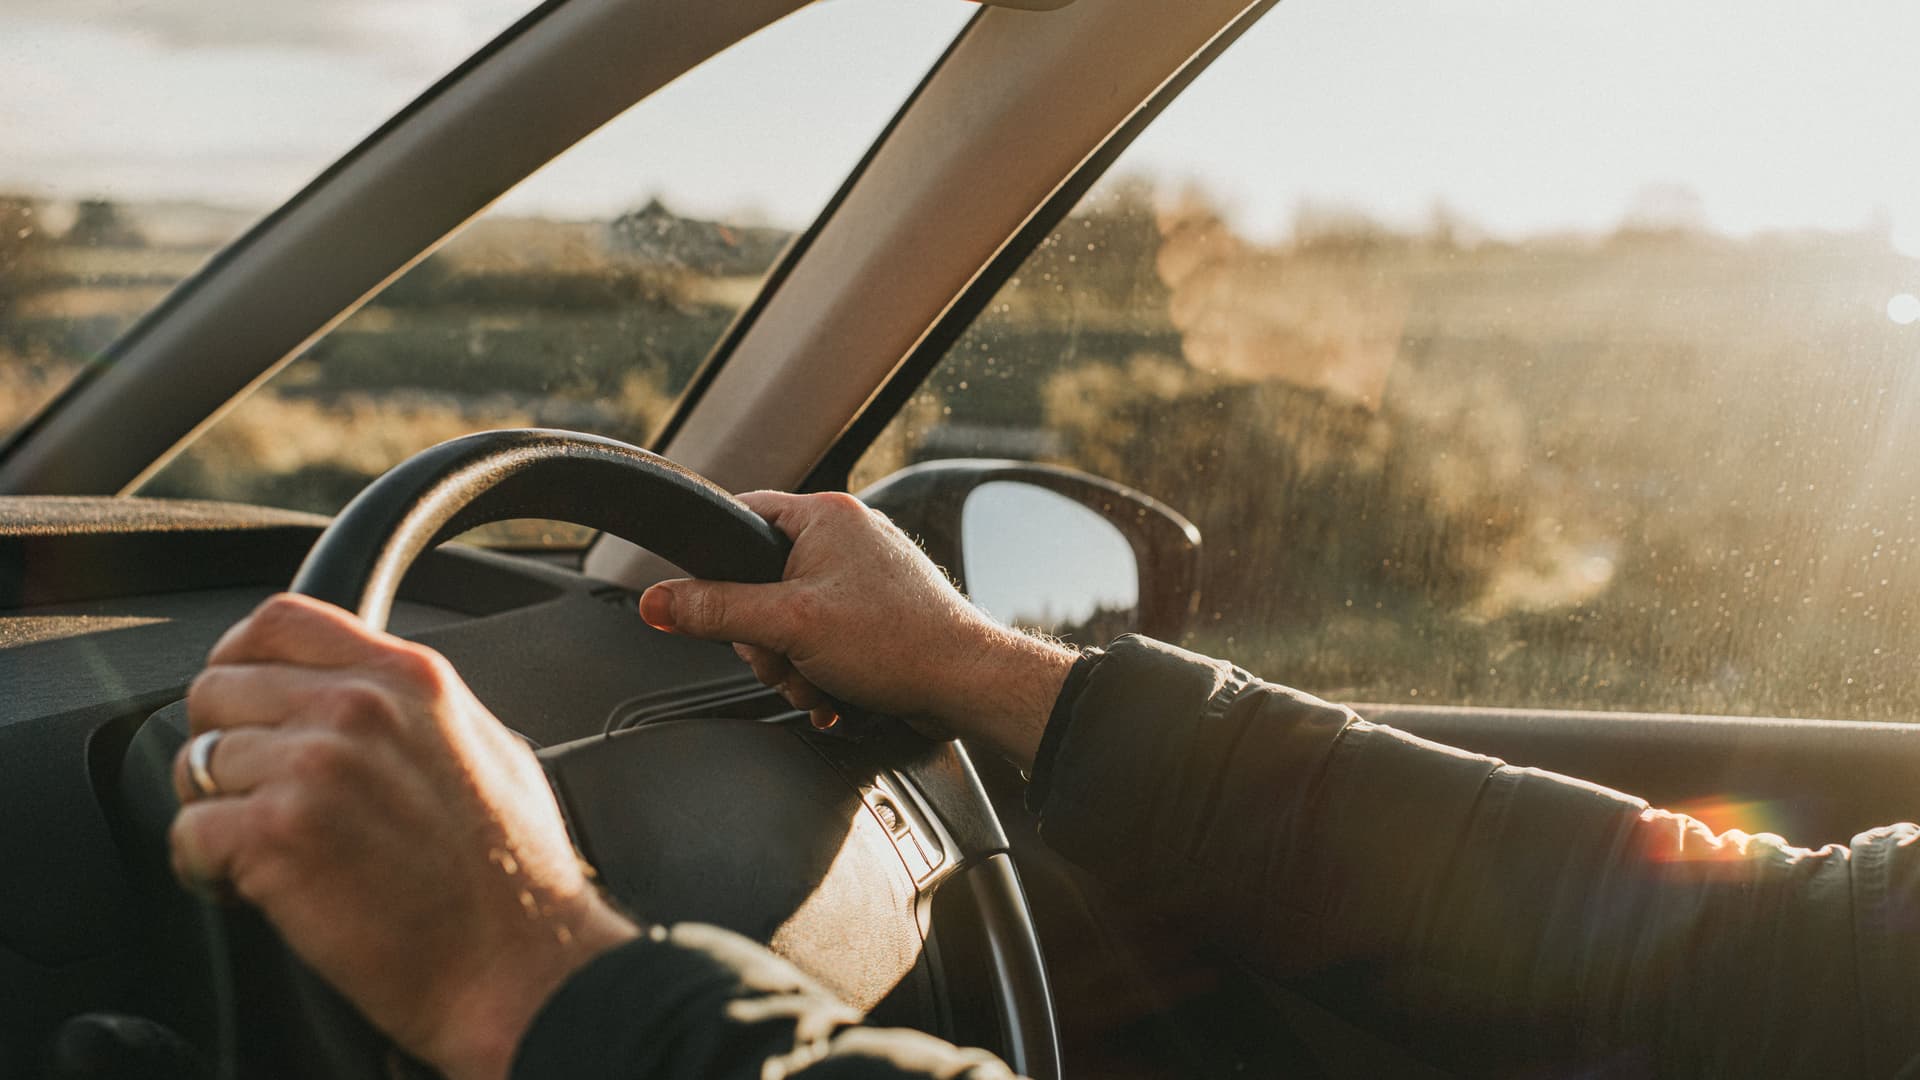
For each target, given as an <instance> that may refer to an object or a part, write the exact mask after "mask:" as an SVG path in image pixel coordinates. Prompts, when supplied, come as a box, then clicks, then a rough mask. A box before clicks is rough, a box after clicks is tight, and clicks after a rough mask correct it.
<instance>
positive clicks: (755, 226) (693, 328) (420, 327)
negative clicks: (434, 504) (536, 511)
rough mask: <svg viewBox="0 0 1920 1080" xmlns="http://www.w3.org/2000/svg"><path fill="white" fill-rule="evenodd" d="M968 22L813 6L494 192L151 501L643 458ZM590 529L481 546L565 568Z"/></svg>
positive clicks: (935, 11) (515, 528) (331, 490)
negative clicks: (518, 465) (525, 434)
mask: <svg viewBox="0 0 1920 1080" xmlns="http://www.w3.org/2000/svg"><path fill="white" fill-rule="evenodd" d="M974 10H975V9H974V8H973V7H972V5H969V4H966V3H962V2H960V0H925V2H921V3H914V4H901V3H898V2H897V0H838V2H836V3H831V4H814V5H810V6H808V7H806V8H803V9H801V10H800V11H798V12H796V13H795V14H793V15H792V16H790V17H788V18H786V19H784V20H782V21H780V22H779V23H777V24H775V25H773V26H771V27H769V28H767V29H766V30H765V31H763V32H761V33H760V34H757V35H754V36H753V37H750V38H748V39H746V40H744V41H742V42H740V43H738V44H737V45H735V46H734V47H732V48H730V49H728V50H726V51H725V52H723V53H721V54H720V55H719V56H716V57H714V58H713V59H711V60H709V61H708V62H706V63H705V64H702V65H701V66H700V67H699V68H696V69H695V70H694V71H692V72H690V73H688V74H687V75H686V76H684V77H682V78H681V79H679V80H678V81H676V82H675V83H673V84H672V85H671V86H669V87H667V88H666V89H664V90H662V91H661V92H660V93H658V94H655V95H654V96H652V97H650V98H648V99H646V100H645V101H643V102H641V103H640V104H639V105H637V106H635V107H634V108H632V109H630V110H628V112H627V113H626V114H624V115H622V116H621V117H619V118H617V119H616V120H614V121H613V122H611V123H609V124H608V125H607V126H606V127H604V128H602V129H601V130H600V131H598V132H596V133H595V134H594V135H592V136H591V137H589V138H587V139H585V140H583V141H582V142H581V143H580V144H579V145H577V146H575V147H574V148H573V149H571V150H569V151H568V152H567V153H566V154H563V155H562V156H560V157H559V158H557V159H555V160H554V161H553V162H552V163H550V164H549V165H548V166H547V167H546V168H544V169H542V170H541V171H540V172H538V173H536V174H535V175H534V176H532V177H530V178H529V179H528V180H527V181H526V182H524V183H523V184H521V185H520V186H519V187H518V188H517V189H515V190H514V191H513V192H511V193H509V194H508V195H507V196H506V197H505V198H504V199H502V200H501V201H500V202H499V203H498V204H497V205H495V206H494V207H493V208H492V209H491V210H490V211H489V212H488V213H486V214H485V215H483V216H482V217H481V218H479V219H478V220H477V221H475V222H473V223H472V224H471V225H470V226H468V227H467V228H466V229H465V230H464V231H463V232H462V233H461V234H460V235H458V236H456V237H454V238H453V239H452V240H451V241H449V242H448V243H447V244H446V245H445V246H444V247H442V248H441V249H440V250H438V251H437V252H435V253H434V254H433V255H432V256H430V257H429V258H427V259H426V260H424V261H423V262H421V263H420V264H419V265H417V266H416V267H415V268H414V269H413V270H411V271H410V272H408V273H407V274H406V275H405V276H404V277H401V278H400V279H398V280H397V281H395V282H394V283H393V284H391V285H390V286H388V287H387V289H386V290H385V291H384V292H382V293H381V294H380V295H378V296H376V297H375V298H373V299H372V300H371V301H370V302H368V303H367V304H366V305H365V306H364V307H362V308H361V309H360V310H359V311H358V312H356V313H355V314H354V315H353V316H352V317H351V318H349V319H348V320H346V321H345V322H344V323H342V324H341V325H340V326H339V327H338V328H336V329H335V330H333V331H332V332H331V333H329V334H328V335H327V336H326V337H325V338H323V339H322V340H321V341H319V342H318V343H317V344H315V346H314V347H313V348H312V349H310V350H309V351H308V352H307V353H306V354H305V355H304V356H302V357H301V358H300V359H299V360H297V361H296V362H295V363H293V364H291V365H289V366H288V367H287V368H286V369H285V370H284V371H282V372H281V373H280V374H278V375H277V376H275V377H274V378H273V379H272V380H270V381H269V382H268V383H267V384H266V385H265V386H264V387H262V388H260V389H259V390H257V391H255V392H254V393H253V394H252V395H251V396H249V397H248V398H246V399H245V400H244V401H243V402H241V403H240V404H239V406H238V407H236V408H234V409H233V410H232V411H230V412H229V413H227V414H226V415H225V416H223V417H222V418H221V419H220V420H219V422H218V423H216V424H214V425H212V426H211V427H210V428H208V429H207V430H206V431H205V432H204V433H203V434H202V435H201V436H200V437H199V438H198V439H197V440H196V441H195V442H194V443H193V444H191V445H190V446H188V447H187V448H186V449H185V450H184V451H183V452H182V453H181V454H179V455H178V456H177V457H175V458H174V459H173V460H172V461H171V462H170V463H169V464H168V465H167V466H166V467H165V468H164V469H162V470H160V471H159V472H158V473H156V474H155V476H154V477H153V479H152V480H151V481H149V482H148V483H147V485H146V486H144V487H143V488H142V489H141V492H142V494H146V495H160V496H175V497H198V498H216V499H226V500H231V501H237V502H248V503H257V504H264V505H271V506H283V507H289V508H292V509H300V510H312V511H318V512H322V513H331V512H333V511H335V510H337V509H339V508H340V507H341V506H342V505H344V504H345V503H346V501H347V500H348V499H350V498H352V496H353V495H354V494H355V493H356V492H358V491H359V489H360V488H361V487H363V486H364V485H365V484H366V483H367V481H369V480H370V479H372V478H373V477H375V476H377V475H379V474H380V473H381V472H384V471H385V470H386V469H388V468H390V467H392V466H393V465H395V464H397V463H399V462H400V461H401V460H403V459H405V458H406V457H407V456H409V455H411V454H413V453H415V452H417V451H419V450H423V449H425V448H427V447H428V446H431V445H433V444H435V443H438V442H441V441H444V440H446V439H449V438H453V437H455V436H458V435H462V434H465V433H468V432H472V431H479V430H483V429H490V428H500V427H527V426H541V427H559V428H567V429H571V430H582V431H590V432H593V433H596V434H602V435H609V436H612V437H614V438H618V439H622V440H625V441H627V442H634V443H645V442H647V441H649V440H650V439H651V437H652V436H653V434H654V433H655V432H656V431H657V430H658V429H659V425H660V424H661V422H662V421H663V420H664V419H665V417H666V415H667V413H668V411H669V409H670V408H671V406H672V403H673V401H674V400H675V398H676V397H677V396H678V395H679V393H680V392H681V390H682V389H683V388H684V387H685V386H686V384H687V382H688V381H689V380H690V379H691V378H692V377H693V374H694V372H695V371H696V370H698V368H699V366H700V364H701V362H702V360H703V359H704V358H705V357H706V356H707V354H708V353H709V352H710V351H711V350H712V348H713V346H714V344H715V343H716V342H717V341H718V340H719V339H720V337H721V335H722V334H723V333H724V332H725V331H726V328H727V327H728V325H729V324H730V323H731V322H732V320H733V319H734V317H735V316H736V315H737V314H738V313H739V311H740V310H741V308H743V307H744V306H745V305H746V304H747V303H748V302H749V301H750V300H751V299H752V298H753V297H754V295H755V294H756V293H757V292H758V291H759V289H760V286H761V282H762V280H763V279H764V278H765V276H766V274H767V273H768V271H769V270H770V269H771V268H772V266H773V265H774V263H775V260H776V259H777V258H778V257H779V256H780V253H781V252H782V251H783V250H784V249H785V247H786V245H787V243H788V241H789V240H790V239H791V238H792V237H793V236H794V234H795V233H796V232H798V231H799V230H800V229H802V228H804V227H805V226H806V224H807V223H808V222H809V221H811V220H812V219H813V218H814V217H815V216H817V215H818V214H819V213H820V210H821V208H822V207H823V206H825V205H826V203H827V201H828V200H829V199H830V198H831V197H832V195H833V193H834V191H835V190H837V188H838V186H839V185H840V183H841V181H842V180H843V178H844V177H845V176H846V175H847V174H848V172H850V171H851V170H852V169H853V167H854V165H855V164H856V163H857V162H858V161H859V160H860V157H861V155H862V154H863V153H864V152H865V151H866V149H867V147H868V146H869V145H871V143H872V142H873V140H874V139H875V138H876V137H877V136H878V135H879V134H880V132H881V130H882V128H883V127H884V126H885V124H886V123H887V121H888V119H889V118H890V117H891V116H892V115H893V113H894V112H895V110H897V109H898V107H899V104H900V102H901V101H903V100H904V99H905V98H906V97H907V95H908V94H909V93H911V92H912V90H913V87H914V86H915V85H916V84H917V83H918V82H919V80H920V79H921V78H922V77H923V76H924V74H925V72H926V71H927V70H928V68H930V67H931V66H932V65H933V63H934V62H935V61H936V60H937V59H938V57H939V56H940V54H941V51H942V50H943V49H944V48H945V47H946V45H947V43H948V42H949V41H950V40H951V39H952V38H953V36H954V34H955V33H956V32H958V30H959V29H960V27H961V26H962V25H963V24H964V23H965V21H966V20H967V18H969V17H970V16H971V14H972V13H973V11H974ZM589 535H590V533H589V532H588V531H587V530H584V529H579V528H573V527H568V526H562V525H558V524H554V523H544V522H542V523H519V524H509V525H505V526H501V527H496V528H494V529H492V530H490V531H488V532H487V533H486V534H485V535H484V536H482V537H478V538H477V539H479V540H481V541H482V542H487V543H492V544H500V545H509V546H525V545H540V546H554V545H559V546H572V545H577V544H579V543H582V542H584V541H585V539H586V538H587V537H588V536H589Z"/></svg>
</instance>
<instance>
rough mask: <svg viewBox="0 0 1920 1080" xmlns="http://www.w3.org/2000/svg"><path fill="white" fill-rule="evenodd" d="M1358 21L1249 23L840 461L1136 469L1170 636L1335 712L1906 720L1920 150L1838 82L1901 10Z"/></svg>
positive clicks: (1881, 49)
mask: <svg viewBox="0 0 1920 1080" xmlns="http://www.w3.org/2000/svg"><path fill="white" fill-rule="evenodd" d="M1389 6H1390V7H1391V8H1393V11H1392V12H1391V13H1389V12H1386V11H1384V10H1382V9H1381V8H1379V7H1378V6H1377V5H1362V6H1360V9H1359V10H1358V11H1356V8H1355V7H1354V6H1352V5H1336V4H1333V3H1331V2H1320V0H1290V2H1289V3H1288V4H1285V5H1281V6H1279V7H1278V8H1276V9H1275V11H1274V13H1273V14H1271V15H1269V16H1268V17H1267V18H1266V19H1265V20H1264V21H1263V22H1262V23H1261V24H1260V25H1259V26H1257V27H1255V28H1254V29H1253V31H1251V32H1250V33H1249V34H1248V35H1247V37H1246V38H1245V39H1244V40H1242V41H1241V42H1239V43H1238V44H1236V45H1235V46H1234V47H1233V49H1232V51H1230V52H1229V53H1228V54H1227V55H1226V56H1225V57H1223V58H1222V59H1221V60H1220V61H1219V62H1218V63H1217V64H1216V65H1215V67H1214V69H1213V70H1210V71H1209V72H1207V73H1206V74H1205V75H1203V76H1202V77H1201V79H1200V80H1198V81H1197V82H1196V83H1195V85H1194V86H1193V87H1191V88H1190V89H1189V90H1188V92H1187V93H1186V94H1185V95H1184V96H1183V97H1182V98H1181V99H1180V100H1179V101H1177V102H1176V103H1175V104H1174V105H1173V106H1172V107H1171V108H1169V110H1168V111H1167V112H1166V113H1165V114H1164V115H1163V116H1162V117H1161V119H1160V120H1159V121H1158V122H1157V123H1156V125H1155V126H1154V128H1153V129H1151V130H1150V131H1148V132H1147V133H1146V134H1145V135H1144V136H1143V137H1142V139H1141V140H1140V141H1139V142H1138V143H1136V144H1135V146H1134V147H1133V148H1131V149H1130V150H1129V151H1128V153H1127V154H1126V155H1125V156H1124V157H1123V158H1122V159H1121V161H1120V162H1119V163H1118V164H1117V165H1116V166H1115V168H1114V169H1113V170H1111V171H1110V173H1109V179H1107V180H1106V181H1104V182H1103V184H1102V185H1101V186H1100V187H1099V188H1097V189H1096V190H1095V191H1094V192H1093V194H1091V195H1090V196H1089V197H1088V198H1087V199H1086V200H1085V201H1084V202H1083V203H1082V205H1080V206H1079V207H1078V208H1076V210H1075V211H1074V212H1073V213H1072V215H1071V216H1070V217H1069V218H1068V219H1067V220H1066V221H1065V222H1064V223H1063V224H1062V226H1061V227H1060V228H1059V229H1058V231H1057V232H1056V233H1055V234H1054V235H1053V236H1052V237H1051V238H1050V239H1049V240H1048V241H1046V242H1045V243H1044V244H1043V245H1041V247H1040V248H1039V249H1038V250H1036V251H1035V252H1034V254H1033V255H1032V257H1031V258H1030V259H1029V260H1028V261H1027V263H1026V265H1024V266H1023V267H1022V268H1021V269H1020V270H1019V272H1018V273H1017V274H1016V275H1015V276H1014V277H1013V278H1012V279H1011V280H1010V281H1009V282H1008V283H1007V284H1006V285H1005V286H1004V287H1003V288H1002V290H1001V291H1000V293H999V295H998V296H997V297H995V299H994V300H993V301H992V303H991V304H990V306H989V308H988V309H987V311H986V313H985V314H984V315H983V316H982V317H981V318H980V319H979V320H978V322H977V323H976V324H975V325H974V326H973V327H972V328H971V329H970V330H969V331H968V332H967V334H966V335H965V336H964V337H963V338H962V339H961V340H960V341H959V342H958V343H957V344H956V345H955V346H954V348H953V350H952V351H951V352H950V353H949V354H948V355H947V357H946V358H945V359H944V360H943V361H941V363H940V364H939V366H938V367H937V368H936V369H935V370H934V371H933V372H932V374H931V375H930V376H929V378H928V379H927V380H926V382H925V384H924V386H923V387H922V388H921V390H920V391H919V392H918V394H917V396H916V397H914V398H913V399H912V401H911V402H910V403H909V404H908V405H907V406H906V408H905V409H904V410H903V411H902V413H901V414H900V415H899V416H898V417H896V418H895V420H894V421H893V422H892V424H891V426H890V427H889V428H888V429H887V430H886V431H885V432H884V433H883V434H882V436H881V437H880V439H879V440H878V441H877V442H876V443H875V445H874V446H873V447H872V448H871V449H870V450H869V451H868V453H867V455H866V457H865V458H864V459H863V460H862V461H861V463H860V465H859V467H858V468H857V469H856V473H855V477H854V486H855V487H856V488H858V487H859V486H862V485H864V484H866V483H869V482H871V481H873V480H875V479H878V478H879V477H880V476H882V475H884V474H886V473H887V472H890V471H891V470H893V469H895V468H898V467H900V466H901V465H904V464H908V463H912V462H916V461H923V460H930V459H937V458H941V457H960V456H995V457H1030V458H1035V459H1040V460H1046V461H1052V462H1057V463H1062V464H1067V465H1072V466H1075V467H1078V468H1081V469H1084V470H1087V471H1090V472H1094V473H1097V474H1100V475H1103V476H1106V477H1109V478H1111V479H1115V480H1119V481H1121V482H1124V483H1128V484H1131V485H1134V486H1136V487H1139V488H1141V489H1143V490H1144V491H1146V492H1147V493H1149V494H1151V495H1153V496H1155V497H1157V498H1160V499H1162V500H1164V501H1166V502H1167V503H1169V504H1171V505H1172V506H1174V507H1175V508H1177V509H1179V510H1181V511H1182V512H1184V513H1186V514H1187V515H1188V516H1189V517H1191V518H1192V519H1193V520H1194V521H1195V522H1196V524H1198V525H1199V527H1200V529H1201V532H1202V534H1203V537H1204V540H1205V562H1206V567H1205V579H1204V586H1203V588H1204V593H1203V597H1202V604H1201V614H1200V618H1199V620H1198V622H1197V623H1196V625H1195V626H1194V627H1193V628H1192V630H1191V632H1190V635H1189V640H1188V642H1187V644H1189V645H1191V646H1192V647H1195V648H1198V649H1201V650H1203V651H1207V652H1210V653H1213V654H1216V655H1222V656H1226V657H1229V658H1231V659H1233V660H1235V661H1237V662H1239V663H1241V664H1244V665H1246V666H1248V667H1249V668H1251V669H1253V670H1255V671H1256V672H1259V673H1261V674H1263V675H1266V676H1268V677H1270V678H1274V679H1277V680H1281V681H1285V682H1289V683H1292V684H1294V685H1298V686H1302V687H1305V688H1307V689H1310V690H1313V691H1316V692H1319V693H1322V694H1325V695H1328V696H1331V697H1335V698H1338V699H1341V700H1348V701H1357V702H1401V703H1408V702H1411V703H1422V704H1424V703H1433V704H1440V705H1476V706H1514V707H1530V708H1577V709H1591V708H1604V709H1623V710H1639V711H1674V712H1692V713H1730V714H1748V715H1793V716H1809V717H1827V718H1845V719H1876V720H1879V719H1899V720H1907V719H1914V718H1916V716H1920V663H1916V660H1917V659H1920V372H1917V370H1916V362H1917V361H1920V300H1916V299H1915V295H1916V294H1920V261H1917V259H1916V257H1917V256H1920V151H1916V150H1915V149H1913V148H1912V147H1908V146H1902V147H1898V148H1889V147H1888V146H1887V144H1886V142H1885V140H1883V139H1881V138H1880V137H1879V136H1878V135H1876V134H1875V132H1874V130H1873V127H1872V124H1871V122H1870V120H1869V119H1868V116H1869V115H1870V113H1869V111H1866V106H1865V104H1864V103H1866V102H1871V101H1895V100H1911V99H1912V98H1913V96H1914V94H1915V92H1916V90H1920V86H1917V85H1916V83H1920V74H1917V73H1916V72H1915V69H1913V67H1912V65H1911V64H1909V63H1907V62H1906V60H1905V59H1904V58H1903V56H1902V55H1901V52H1900V50H1899V49H1898V48H1896V47H1894V46H1893V45H1892V44H1891V42H1890V40H1889V39H1887V38H1886V36H1885V35H1887V34H1888V33H1889V32H1890V31H1889V28H1890V27H1892V26H1894V25H1896V24H1899V25H1905V24H1908V23H1911V22H1912V21H1913V18H1914V17H1913V16H1912V15H1911V14H1909V13H1908V12H1907V11H1906V10H1905V9H1903V8H1901V7H1899V6H1897V5H1891V4H1888V5H1873V6H1871V10H1869V9H1868V8H1866V7H1863V8H1859V9H1854V8H1850V9H1848V13H1847V14H1846V15H1845V16H1844V17H1840V16H1836V15H1835V13H1834V12H1831V11H1826V10H1823V11H1820V12H1817V13H1814V12H1807V11H1795V10H1793V9H1789V8H1785V7H1777V6H1773V5H1764V6H1763V9H1764V10H1760V11H1756V12H1750V13H1749V15H1751V16H1752V17H1751V18H1748V16H1743V19H1746V20H1747V21H1748V22H1749V23H1751V24H1752V25H1751V27H1750V29H1751V33H1743V34H1742V35H1741V37H1740V40H1738V41H1733V40H1729V39H1726V38H1725V36H1724V35H1722V34H1716V33H1715V32H1714V26H1713V24H1712V21H1711V20H1709V19H1706V18H1705V17H1704V16H1700V17H1696V16H1695V15H1693V14H1691V13H1687V14H1676V13H1674V12H1673V11H1671V10H1670V9H1666V8H1662V7H1659V6H1657V5H1650V4H1639V3H1630V4H1627V5H1626V6H1625V9H1623V10H1615V9H1609V12H1608V13H1606V14H1605V15H1601V14H1599V13H1596V12H1588V11H1586V10H1585V9H1578V10H1576V9H1575V8H1574V7H1573V6H1571V5H1559V4H1555V5H1539V6H1536V7H1534V8H1525V9H1516V8H1514V7H1512V6H1511V5H1503V6H1499V8H1498V10H1497V12H1493V13H1485V12H1481V11H1480V8H1479V7H1477V6H1472V5H1470V6H1469V8H1468V9H1464V10H1455V9H1454V8H1452V7H1451V6H1449V7H1447V8H1444V9H1442V8H1434V7H1432V6H1430V5H1418V4H1396V5H1389ZM1483 16H1484V17H1483ZM1655 24H1657V25H1659V26H1661V27H1662V32H1661V33H1660V34H1657V35H1653V34H1648V33H1646V27H1647V26H1649V25H1655ZM1570 29H1571V30H1577V31H1578V32H1577V33H1576V32H1570ZM1389 31H1390V32H1389ZM1796 41H1800V42H1815V43H1817V47H1809V48H1806V49H1801V50H1798V51H1797V52H1796V47H1795V45H1794V42H1796ZM1783 50H1784V51H1783ZM1788 52H1795V53H1796V54H1797V55H1803V56H1804V57H1805V58H1806V60H1807V62H1808V63H1809V64H1817V65H1819V67H1820V68H1821V77H1820V79H1819V80H1815V81H1813V82H1809V81H1808V80H1806V79H1801V78H1787V77H1786V76H1785V74H1783V71H1782V69H1779V68H1778V66H1777V65H1776V64H1774V63H1773V62H1772V60H1770V59H1769V58H1770V57H1777V56H1779V55H1784V54H1785V53H1788ZM1463 56H1471V57H1473V58H1474V60H1473V63H1472V64H1471V65H1468V66H1463V65H1462V64H1460V63H1459V61H1458V58H1459V57H1463Z"/></svg>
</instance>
